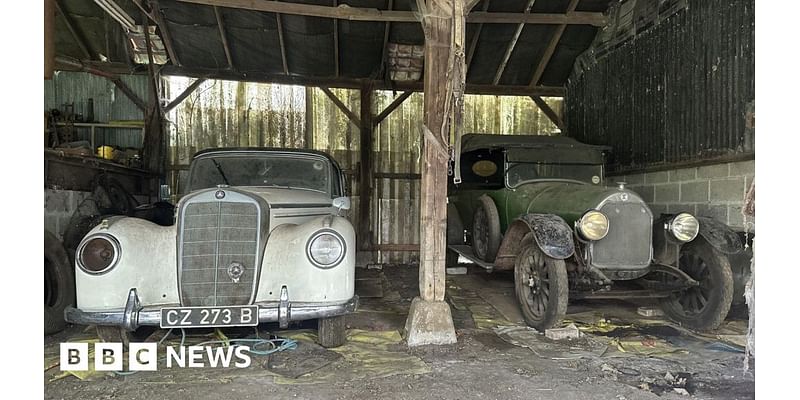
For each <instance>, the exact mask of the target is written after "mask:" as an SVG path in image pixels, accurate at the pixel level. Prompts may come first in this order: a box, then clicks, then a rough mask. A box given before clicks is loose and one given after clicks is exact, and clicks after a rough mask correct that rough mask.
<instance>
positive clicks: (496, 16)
mask: <svg viewBox="0 0 800 400" xmlns="http://www.w3.org/2000/svg"><path fill="white" fill-rule="evenodd" d="M178 1H180V2H183V3H192V4H202V5H208V6H218V7H229V8H238V9H242V10H252V11H262V12H272V13H280V14H290V15H303V16H307V17H319V18H336V19H344V20H349V21H373V22H418V21H419V14H418V13H416V12H414V11H395V10H379V9H377V8H364V7H330V6H318V5H313V4H298V3H284V2H280V1H274V0H262V1H253V0H178ZM467 22H469V23H475V24H477V23H485V24H522V23H524V24H546V25H560V24H576V25H595V26H603V25H605V23H606V17H605V15H603V13H599V12H572V13H569V14H551V13H530V14H522V13H500V12H492V13H490V12H472V13H470V14H469V15H467Z"/></svg>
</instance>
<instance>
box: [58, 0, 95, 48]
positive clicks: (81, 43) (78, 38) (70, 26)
mask: <svg viewBox="0 0 800 400" xmlns="http://www.w3.org/2000/svg"><path fill="white" fill-rule="evenodd" d="M55 5H56V10H57V11H58V13H59V14H61V17H62V18H64V25H66V26H67V30H69V33H70V34H71V35H72V38H73V39H74V40H75V43H76V44H77V45H78V47H79V48H80V49H81V53H83V56H84V57H86V59H87V60H91V59H92V58H94V57H92V53H91V52H90V51H89V46H88V45H87V44H86V39H85V38H84V37H83V35H82V34H81V33H80V32H79V31H78V29H77V27H76V26H75V22H74V21H73V20H72V17H70V16H69V14H67V13H66V12H65V11H64V7H62V5H61V0H55Z"/></svg>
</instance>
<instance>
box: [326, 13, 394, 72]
mask: <svg viewBox="0 0 800 400" xmlns="http://www.w3.org/2000/svg"><path fill="white" fill-rule="evenodd" d="M336 3H337V0H333V6H334V7H336ZM332 21H333V57H334V62H333V65H334V76H335V77H337V78H338V77H339V20H338V19H333V20H332ZM384 47H386V46H384Z"/></svg>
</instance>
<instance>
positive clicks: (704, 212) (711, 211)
mask: <svg viewBox="0 0 800 400" xmlns="http://www.w3.org/2000/svg"><path fill="white" fill-rule="evenodd" d="M697 216H699V217H709V218H713V219H715V220H717V221H719V222H722V223H723V224H727V223H728V206H726V205H724V204H717V205H709V204H698V205H697Z"/></svg>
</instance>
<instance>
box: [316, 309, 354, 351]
mask: <svg viewBox="0 0 800 400" xmlns="http://www.w3.org/2000/svg"><path fill="white" fill-rule="evenodd" d="M346 328H347V326H346V325H345V320H344V316H343V315H342V316H338V317H331V318H320V319H319V320H318V326H317V339H318V341H319V344H320V345H321V346H322V347H328V348H330V347H339V346H341V345H343V344H344V343H345V342H346V341H347V329H346Z"/></svg>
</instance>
